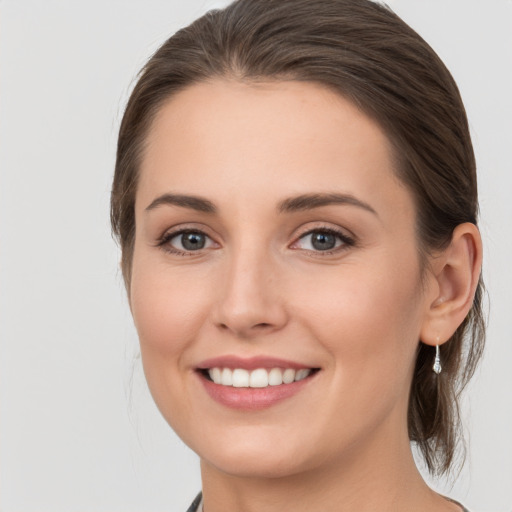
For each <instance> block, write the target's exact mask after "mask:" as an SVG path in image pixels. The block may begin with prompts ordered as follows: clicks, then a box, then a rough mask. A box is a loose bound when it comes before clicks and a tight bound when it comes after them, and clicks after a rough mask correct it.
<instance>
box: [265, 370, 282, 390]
mask: <svg viewBox="0 0 512 512" xmlns="http://www.w3.org/2000/svg"><path fill="white" fill-rule="evenodd" d="M268 383H269V385H270V386H280V385H281V384H282V383H283V372H282V371H281V370H280V369H279V368H272V370H270V371H269V372H268Z"/></svg>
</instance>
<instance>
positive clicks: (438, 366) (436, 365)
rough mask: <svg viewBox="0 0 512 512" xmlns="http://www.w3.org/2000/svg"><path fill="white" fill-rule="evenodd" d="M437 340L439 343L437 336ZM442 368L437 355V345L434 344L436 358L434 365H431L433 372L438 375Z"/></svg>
mask: <svg viewBox="0 0 512 512" xmlns="http://www.w3.org/2000/svg"><path fill="white" fill-rule="evenodd" d="M437 342H438V343H439V338H437ZM442 369H443V368H442V366H441V358H440V357H439V345H436V358H435V360H434V366H432V370H434V372H435V373H437V375H439V374H440V373H441V370H442Z"/></svg>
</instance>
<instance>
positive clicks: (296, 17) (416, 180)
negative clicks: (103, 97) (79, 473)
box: [111, 0, 484, 474]
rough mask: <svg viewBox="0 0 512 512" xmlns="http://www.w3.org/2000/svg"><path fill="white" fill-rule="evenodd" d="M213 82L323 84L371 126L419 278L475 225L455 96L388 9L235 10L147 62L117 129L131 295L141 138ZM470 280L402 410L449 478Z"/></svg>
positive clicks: (263, 6)
mask: <svg viewBox="0 0 512 512" xmlns="http://www.w3.org/2000/svg"><path fill="white" fill-rule="evenodd" d="M216 77H224V78H230V79H236V80H239V81H244V82H247V83H254V82H257V81H270V80H275V81H284V80H298V81H307V82H314V83H319V84H322V85H324V86H326V87H328V88H330V89H331V90H333V91H336V92H337V93H338V94H341V95H342V96H344V97H345V98H347V99H348V100H350V101H352V102H353V103H354V104H355V105H356V106H357V107H358V108H360V109H361V110H362V111H363V112H365V113H366V114H367V115H368V116H370V117H371V118H372V119H374V120H375V121H376V122H377V123H378V124H379V125H380V126H381V128H382V129H383V130H384V132H385V133H386V134H387V136H388V139H389V140H390V142H391V144H392V147H393V154H394V158H395V167H396V173H397V175H398V177H399V178H400V180H402V182H403V183H404V184H405V185H406V186H407V187H408V188H409V190H410V191H411V193H412V195H413V197H414V200H415V205H416V211H417V221H416V222H417V237H418V245H419V254H420V258H421V261H422V263H423V268H425V264H426V262H427V256H428V255H429V254H431V253H433V252H435V251H436V250H439V249H442V248H444V247H446V246H447V245H448V244H449V242H450V240H451V236H452V233H453V230H454V228H455V227H456V226H457V225H459V224H461V223H464V222H472V223H474V224H476V221H477V213H478V201H477V183H476V165H475V158H474V154H473V148H472V144H471V139H470V135H469V130H468V122H467V118H466V113H465V110H464V106H463V104H462V100H461V98H460V94H459V91H458V88H457V86H456V84H455V82H454V80H453V78H452V76H451V75H450V73H449V71H448V70H447V69H446V67H445V65H444V64H443V63H442V61H441V60H440V59H439V57H438V56H437V55H436V53H435V52H434V51H433V50H432V48H431V47H430V46H429V45H428V44H427V43H426V42H425V41H424V40H423V39H422V38H421V37H420V36H419V35H418V34H417V33H416V32H415V31H414V30H412V29H411V28H410V27H409V26H408V25H407V24H406V23H404V22H403V21H402V20H401V19H400V18H399V17H398V16H397V15H396V14H394V13H393V12H392V11H391V10H390V9H389V8H388V7H386V6H384V5H380V4H378V3H375V2H372V1H369V0H237V1H235V2H233V3H232V4H230V5H229V6H228V7H226V8H225V9H222V10H212V11H210V12H208V13H206V14H205V15H204V16H202V17H201V18H199V19H197V20H196V21H195V22H193V23H192V24H191V25H189V26H188V27H186V28H183V29H181V30H179V31H178V32H177V33H176V34H174V35H173V36H172V37H171V38H170V39H168V40H167V41H166V42H165V43H164V44H163V45H162V46H161V47H160V49H159V50H158V51H157V52H156V53H155V54H154V55H153V56H152V57H151V58H150V59H149V61H148V62H147V64H146V65H145V67H144V68H143V69H142V71H141V73H140V76H139V80H138V82H137V84H136V86H135V88H134V90H133V92H132V94H131V97H130V99H129V101H128V104H127V107H126V111H125V113H124V117H123V120H122V123H121V127H120V131H119V139H118V148H117V161H116V168H115V176H114V182H113V188H112V198H111V221H112V229H113V233H114V235H115V236H116V237H117V239H118V240H119V242H120V245H121V250H122V270H123V276H124V279H125V283H126V285H127V288H128V289H129V286H130V279H131V265H132V256H133V247H134V237H135V213H134V205H135V192H136V188H137V181H138V173H139V167H140V163H141V159H142V157H143V153H144V145H145V140H146V135H147V133H148V130H149V128H150V125H151V123H152V120H153V119H154V117H155V114H156V113H157V112H158V110H159V108H160V107H161V106H162V104H163V103H164V102H165V101H166V100H167V99H168V98H169V97H170V96H172V95H173V94H175V93H176V92H177V91H179V90H181V89H184V88H186V87H189V86H190V85H192V84H194V83H198V82H204V81H207V80H209V79H213V78H216ZM482 295H483V284H482V282H481V280H480V282H479V285H478V288H477V290H476V294H475V298H474V303H473V307H472V309H471V311H470V312H469V314H468V316H467V317H466V319H465V320H464V322H463V323H462V324H461V325H460V327H459V328H458V329H457V331H456V332H455V334H454V335H453V336H452V337H451V339H450V340H449V341H448V342H447V343H445V344H444V345H442V347H441V358H442V364H443V371H442V373H441V374H440V375H439V376H437V375H436V374H435V373H434V372H433V371H432V364H433V359H434V352H433V351H434V349H433V347H431V346H427V345H425V344H423V343H421V342H419V343H418V353H417V359H416V366H415V371H414V376H413V380H412V384H411V392H410V399H409V410H408V428H409V438H410V439H411V441H413V442H415V443H417V445H418V447H419V449H420V450H421V452H422V454H423V456H424V459H425V462H426V464H427V467H428V469H429V470H430V472H431V473H433V474H441V473H443V472H446V471H447V470H448V469H450V466H451V465H452V463H453V461H454V456H455V453H456V447H457V445H458V441H459V440H460V439H461V435H460V432H461V428H460V418H459V409H458V397H459V394H460V392H461V391H462V389H463V388H464V387H465V385H466V384H467V382H468V381H469V379H470V378H471V376H472V374H473V373H474V370H475V367H476V364H477V362H478V360H479V358H480V355H481V352H482V349H483V344H484V318H483V312H482Z"/></svg>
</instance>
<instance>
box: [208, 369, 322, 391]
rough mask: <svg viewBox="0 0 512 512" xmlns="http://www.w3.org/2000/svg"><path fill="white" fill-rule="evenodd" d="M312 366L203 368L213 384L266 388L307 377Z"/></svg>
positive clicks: (311, 370)
mask: <svg viewBox="0 0 512 512" xmlns="http://www.w3.org/2000/svg"><path fill="white" fill-rule="evenodd" d="M313 371H314V369H313V368H301V369H298V370H296V369H294V368H272V369H270V370H267V369H265V368H256V369H255V370H252V371H249V370H246V369H244V368H234V369H231V368H220V367H215V368H210V369H209V370H205V376H207V377H208V378H209V379H210V380H211V381H212V382H214V383H215V384H219V385H221V386H229V387H234V388H266V387H269V386H281V385H283V384H284V385H287V384H291V383H292V382H298V381H301V380H304V379H305V378H307V377H309V375H311V373H312V372H313Z"/></svg>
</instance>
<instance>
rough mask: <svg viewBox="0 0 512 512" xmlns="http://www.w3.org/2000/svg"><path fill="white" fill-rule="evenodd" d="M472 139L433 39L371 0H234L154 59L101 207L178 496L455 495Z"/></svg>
mask: <svg viewBox="0 0 512 512" xmlns="http://www.w3.org/2000/svg"><path fill="white" fill-rule="evenodd" d="M477 205H478V203H477V190H476V175H475V161H474V156H473V151H472V146H471V141H470V137H469V133H468V126H467V120H466V116H465V112H464V107H463V105H462V102H461V99H460V95H459V93H458V90H457V87H456V85H455V83H454V81H453V79H452V77H451V75H450V74H449V72H448V71H447V69H446V68H445V66H444V65H443V63H442V62H441V61H440V60H439V58H438V57H437V56H436V54H435V53H434V52H433V50H432V49H431V48H430V47H429V46H428V45H427V44H426V43H425V42H424V41H423V40H422V39H421V38H420V36H418V35H417V34H416V33H415V32H414V31H413V30H412V29H410V28H409V27H408V26H407V25H406V24H405V23H404V22H403V21H401V20H400V19H399V18H398V17H397V16H396V15H394V14H393V13H392V12H391V11H390V10H388V9H387V8H385V7H383V6H381V5H378V4H376V3H373V2H370V1H367V0H319V1H310V0H279V1H277V0H239V1H237V2H234V3H233V4H231V5H230V6H228V7H227V8H226V9H224V10H218V11H211V12H209V13H207V14H206V15H204V16H203V17H202V18H200V19H198V20H197V21H196V22H194V23H193V24H192V25H190V26H189V27H187V28H185V29H182V30H181V31H179V32H178V33H177V34H175V35H174V36H173V37H171V38H170V39H169V40H168V41H167V42H166V43H165V44H164V45H163V46H162V47H161V48H160V49H159V50H158V51H157V52H156V54H155V55H154V56H153V57H152V58H151V59H150V61H149V62H148V63H147V65H146V66H145V68H144V70H143V71H142V74H141V76H140V79H139V82H138V83H137V85H136V86H135V89H134V91H133V93H132V95H131V97H130V100H129V102H128V105H127V108H126V112H125V114H124V118H123V121H122V124H121V129H120V133H119V142H118V154H117V162H116V172H115V177H114V184H113V190H112V224H113V230H114V233H115V234H116V235H117V237H118V238H119V241H120V244H121V248H122V268H123V275H124V278H125V282H126V286H127V291H128V296H129V300H130V306H131V310H132V314H133V318H134V322H135V325H136V327H137V331H138V334H139V338H140V345H141V354H142V360H143V365H144V371H145V375H146V378H147V381H148V385H149V387H150V390H151V392H152V395H153V397H154V399H155V402H156V404H157V406H158V407H159V409H160V411H161V413H162V414H163V416H164V418H165V419H166V420H167V421H168V423H169V424H170V425H171V426H172V428H173V429H174V430H175V431H176V432H177V433H178V435H179V436H180V437H181V438H182V439H183V440H184V441H185V443H187V444H188V446H190V447H191V448H192V449H193V450H194V451H195V452H196V453H197V454H198V455H199V457H200V459H201V475H202V487H203V489H202V495H199V496H198V498H197V499H196V500H195V502H194V503H193V504H192V506H191V508H190V510H201V509H203V510H204V511H206V512H217V511H224V512H229V511H240V510H243V511H253V510H254V511H268V512H272V511H277V510H279V511H280V510H294V511H315V510H319V511H320V510H322V511H330V510H332V511H345V510H346V511H353V510H354V511H355V510H357V511H375V510H379V511H388V510H389V511H394V512H397V511H402V510H403V511H406V510H407V511H410V510H414V511H419V512H422V511H425V512H426V511H433V510H436V511H440V512H441V511H460V510H463V508H462V506H461V505H459V504H457V503H455V502H453V501H451V500H449V499H447V498H445V497H443V496H440V495H438V494H437V493H435V492H434V491H432V490H431V489H430V488H429V487H428V486H427V485H426V484H425V482H424V481H423V479H422V477H421V475H420V473H419V472H418V470H417V469H416V466H415V463H414V460H413V457H412V452H411V442H413V443H416V444H417V445H418V447H419V449H420V451H421V453H422V454H423V456H424V459H425V462H426V464H427V466H428V468H429V470H430V471H431V472H432V473H433V474H442V473H444V472H447V471H448V470H449V469H450V467H451V466H452V464H453V460H454V454H455V449H456V446H457V441H458V437H459V423H460V422H459V418H458V412H457V397H458V394H459V392H460V390H461V389H462V387H464V385H465V384H466V383H467V381H468V380H469V378H470V377H471V375H472V373H473V371H474V368H475V365H476V363H477V361H478V359H479V356H480V354H481V351H482V347H483V320H482V312H481V296H482V283H481V279H480V268H481V260H482V247H481V239H480V235H479V232H478V229H477V227H476V222H477V209H478V206H477Z"/></svg>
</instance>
